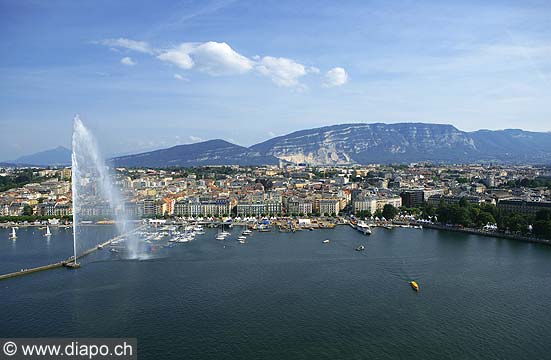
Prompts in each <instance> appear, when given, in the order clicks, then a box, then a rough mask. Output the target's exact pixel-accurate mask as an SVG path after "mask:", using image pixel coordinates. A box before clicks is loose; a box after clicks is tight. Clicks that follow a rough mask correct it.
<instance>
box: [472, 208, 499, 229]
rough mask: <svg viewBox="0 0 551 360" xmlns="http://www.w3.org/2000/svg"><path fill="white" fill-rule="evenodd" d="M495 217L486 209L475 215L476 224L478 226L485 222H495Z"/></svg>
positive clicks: (483, 224)
mask: <svg viewBox="0 0 551 360" xmlns="http://www.w3.org/2000/svg"><path fill="white" fill-rule="evenodd" d="M495 223H496V219H495V218H494V216H493V215H492V214H490V213H489V212H486V211H481V212H480V213H479V214H478V216H477V217H476V225H477V226H479V227H482V226H485V225H486V224H495Z"/></svg>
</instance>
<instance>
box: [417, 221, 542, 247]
mask: <svg viewBox="0 0 551 360" xmlns="http://www.w3.org/2000/svg"><path fill="white" fill-rule="evenodd" d="M422 225H423V228H427V229H434V230H445V231H452V232H460V233H465V234H471V235H480V236H484V237H493V238H499V239H508V240H516V241H521V242H527V243H533V244H543V245H551V240H547V239H540V238H534V237H529V236H522V235H515V234H504V233H499V232H491V231H483V230H478V229H472V228H458V227H451V226H445V225H438V224H427V223H423V224H422Z"/></svg>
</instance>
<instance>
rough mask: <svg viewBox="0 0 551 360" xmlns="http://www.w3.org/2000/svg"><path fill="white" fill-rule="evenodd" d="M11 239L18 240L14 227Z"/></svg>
mask: <svg viewBox="0 0 551 360" xmlns="http://www.w3.org/2000/svg"><path fill="white" fill-rule="evenodd" d="M10 239H13V240H15V239H17V234H16V233H15V228H14V227H12V228H11V235H10Z"/></svg>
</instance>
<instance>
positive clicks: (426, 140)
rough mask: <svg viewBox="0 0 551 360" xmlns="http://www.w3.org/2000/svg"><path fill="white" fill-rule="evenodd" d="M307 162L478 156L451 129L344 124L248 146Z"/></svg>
mask: <svg viewBox="0 0 551 360" xmlns="http://www.w3.org/2000/svg"><path fill="white" fill-rule="evenodd" d="M251 149H254V150H256V151H258V152H260V153H262V154H266V155H273V156H275V157H278V158H281V159H284V160H288V161H291V162H307V163H311V164H320V165H321V164H323V165H328V164H354V163H359V164H364V163H374V162H380V163H387V162H411V161H427V160H429V161H449V162H453V161H461V160H466V159H472V158H474V157H476V154H477V153H478V150H477V147H476V144H475V141H474V139H473V138H472V137H471V136H470V135H469V134H468V133H465V132H462V131H459V130H458V129H456V128H455V127H453V126H451V125H437V124H436V125H434V124H419V123H405V124H389V125H387V124H345V125H335V126H328V127H323V128H318V129H312V130H303V131H297V132H294V133H291V134H289V135H285V136H280V137H277V138H274V139H270V140H268V141H266V142H263V143H260V144H257V145H254V146H252V147H251Z"/></svg>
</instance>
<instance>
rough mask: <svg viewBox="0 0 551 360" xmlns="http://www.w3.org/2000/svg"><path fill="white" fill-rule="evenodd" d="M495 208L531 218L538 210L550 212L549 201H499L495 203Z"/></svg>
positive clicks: (550, 205)
mask: <svg viewBox="0 0 551 360" xmlns="http://www.w3.org/2000/svg"><path fill="white" fill-rule="evenodd" d="M497 208H498V209H500V210H503V211H508V212H513V213H520V214H525V215H532V216H533V215H536V213H537V212H538V211H540V210H549V211H551V201H527V200H522V199H511V200H500V201H499V202H498V203H497Z"/></svg>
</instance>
